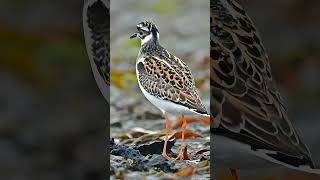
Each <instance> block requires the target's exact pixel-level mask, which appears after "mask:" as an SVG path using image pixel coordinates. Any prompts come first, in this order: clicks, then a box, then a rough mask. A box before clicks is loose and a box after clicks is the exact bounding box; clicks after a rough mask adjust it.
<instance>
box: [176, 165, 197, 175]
mask: <svg viewBox="0 0 320 180" xmlns="http://www.w3.org/2000/svg"><path fill="white" fill-rule="evenodd" d="M193 174H194V169H193V168H192V167H188V168H186V169H182V170H180V171H178V172H176V173H175V175H176V176H191V175H193Z"/></svg>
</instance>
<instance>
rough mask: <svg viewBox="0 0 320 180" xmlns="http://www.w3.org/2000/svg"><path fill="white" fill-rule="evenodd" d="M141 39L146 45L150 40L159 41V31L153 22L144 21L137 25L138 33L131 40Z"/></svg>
mask: <svg viewBox="0 0 320 180" xmlns="http://www.w3.org/2000/svg"><path fill="white" fill-rule="evenodd" d="M135 37H139V38H140V39H141V44H145V43H147V42H149V41H150V40H154V41H158V40H159V31H158V29H157V27H156V25H154V24H153V23H152V22H150V21H144V22H141V23H139V24H137V32H136V33H135V34H133V35H132V36H131V37H130V38H135Z"/></svg>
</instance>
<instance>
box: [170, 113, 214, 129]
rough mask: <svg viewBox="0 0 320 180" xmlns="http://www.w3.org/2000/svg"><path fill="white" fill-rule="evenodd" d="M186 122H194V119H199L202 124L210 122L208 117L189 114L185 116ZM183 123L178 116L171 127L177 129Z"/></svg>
mask: <svg viewBox="0 0 320 180" xmlns="http://www.w3.org/2000/svg"><path fill="white" fill-rule="evenodd" d="M185 119H186V121H187V123H192V122H196V121H200V122H202V123H204V124H208V125H209V124H210V117H202V118H199V117H196V116H191V117H186V118H185ZM182 123H183V119H182V118H181V116H180V117H179V119H178V121H177V122H176V123H175V124H174V126H173V128H174V129H177V128H178V127H179V126H181V125H182Z"/></svg>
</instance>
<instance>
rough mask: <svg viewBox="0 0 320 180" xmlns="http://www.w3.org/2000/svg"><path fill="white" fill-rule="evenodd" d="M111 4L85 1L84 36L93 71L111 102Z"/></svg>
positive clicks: (98, 0)
mask: <svg viewBox="0 0 320 180" xmlns="http://www.w3.org/2000/svg"><path fill="white" fill-rule="evenodd" d="M109 9H110V2H109V0H85V1H84V5H83V11H82V25H83V34H84V39H85V45H86V50H87V54H88V57H89V60H90V65H91V69H92V72H93V75H94V78H95V80H96V83H97V85H98V87H99V89H100V92H101V93H102V95H103V96H104V99H105V100H106V101H107V102H108V103H109V102H110V53H109V50H110V44H109V42H110V37H109V34H110V20H109V19H110V12H109Z"/></svg>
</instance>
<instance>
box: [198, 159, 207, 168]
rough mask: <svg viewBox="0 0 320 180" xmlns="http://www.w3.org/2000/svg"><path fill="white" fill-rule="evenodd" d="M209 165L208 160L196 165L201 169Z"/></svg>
mask: <svg viewBox="0 0 320 180" xmlns="http://www.w3.org/2000/svg"><path fill="white" fill-rule="evenodd" d="M208 165H209V161H208V160H204V161H201V162H199V163H198V165H197V166H198V168H203V167H206V166H208Z"/></svg>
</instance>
